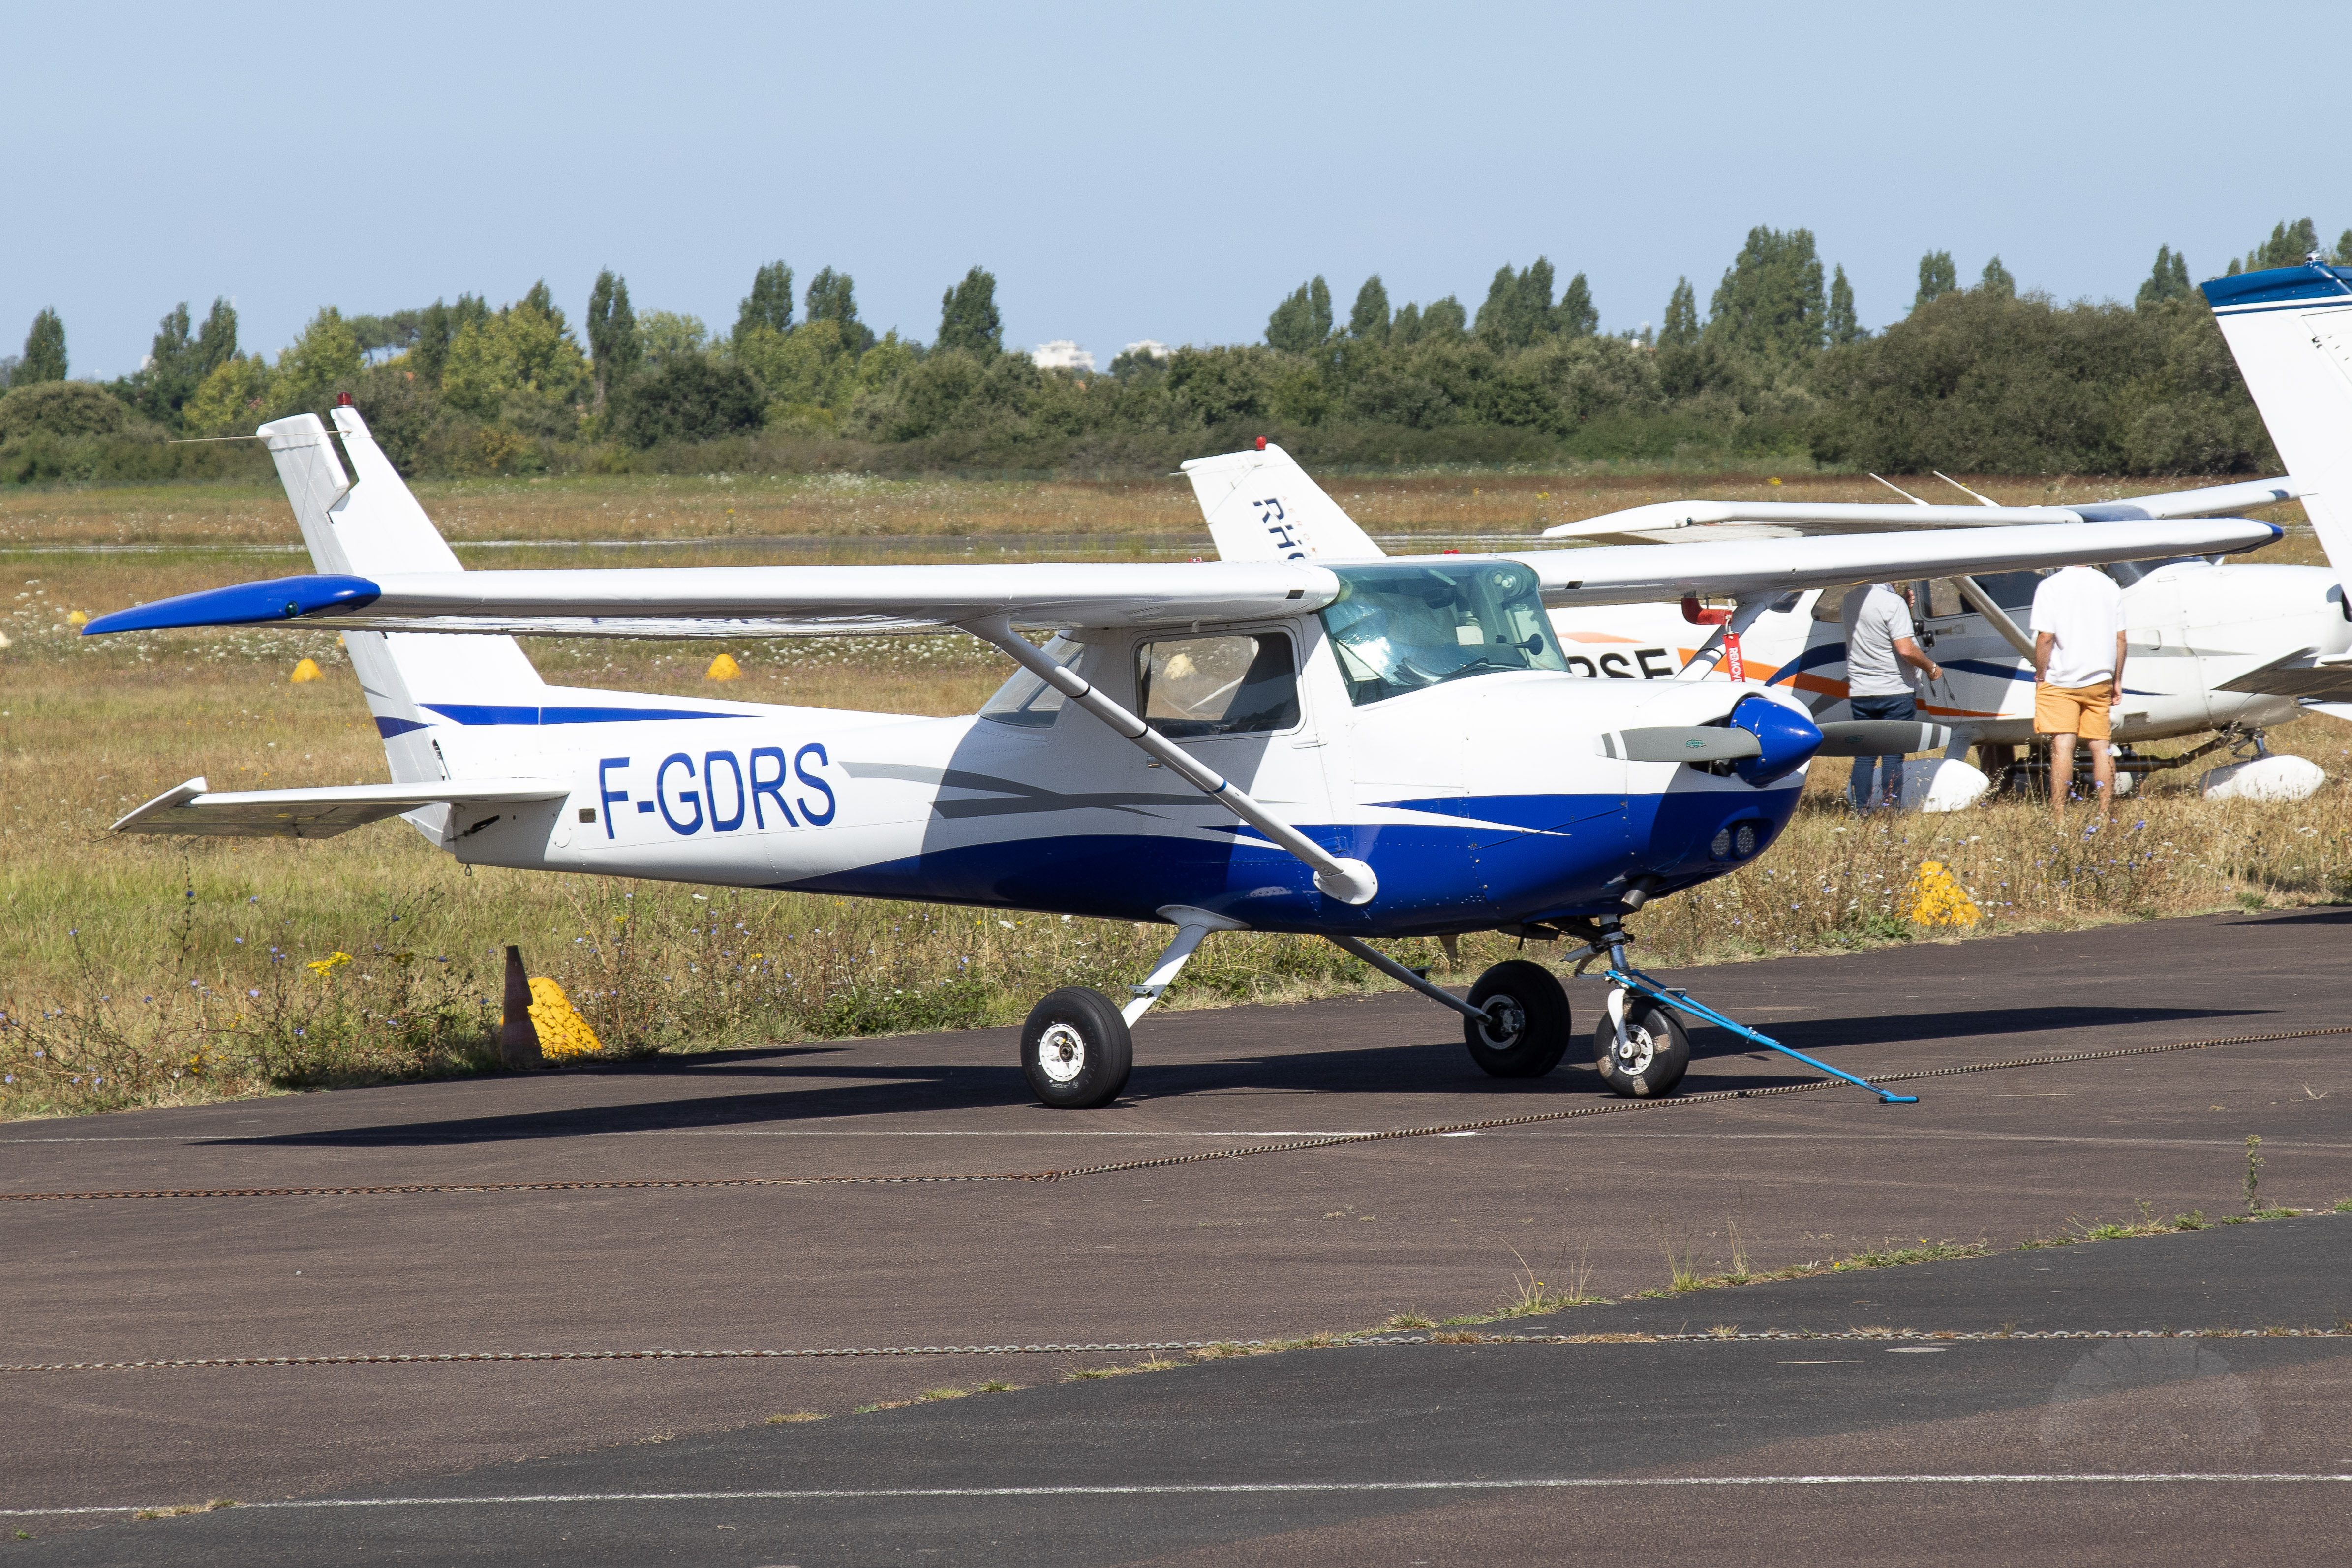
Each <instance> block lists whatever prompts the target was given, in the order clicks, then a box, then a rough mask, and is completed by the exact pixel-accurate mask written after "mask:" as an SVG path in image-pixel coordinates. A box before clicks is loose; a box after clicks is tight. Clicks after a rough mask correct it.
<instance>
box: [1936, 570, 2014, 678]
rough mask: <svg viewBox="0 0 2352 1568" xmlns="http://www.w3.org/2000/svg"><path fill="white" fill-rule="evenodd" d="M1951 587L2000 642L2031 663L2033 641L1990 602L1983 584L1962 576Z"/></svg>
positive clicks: (2006, 613) (2004, 611)
mask: <svg viewBox="0 0 2352 1568" xmlns="http://www.w3.org/2000/svg"><path fill="white" fill-rule="evenodd" d="M1952 586H1953V587H1955V588H1958V590H1959V591H1960V597H1961V598H1963V599H1966V600H1967V601H1968V602H1969V608H1970V609H1972V610H1974V611H1976V613H1977V614H1978V615H1980V616H1983V617H1984V618H1985V625H1987V626H1990V627H1991V628H1992V629H1993V630H1995V631H1997V632H1999V633H2000V640H2001V641H2003V642H2005V643H2007V644H2008V645H2009V646H2010V647H2013V648H2015V649H2016V650H2017V651H2018V653H2019V654H2020V655H2021V656H2022V657H2023V658H2025V659H2026V660H2027V662H2029V663H2031V662H2032V658H2033V639H2032V637H2027V636H2026V635H2025V633H2024V631H2023V630H2022V629H2021V627H2020V626H2018V624H2017V623H2016V622H2015V621H2013V620H2011V619H2010V618H2009V612H2008V611H2006V610H2004V609H2002V608H2001V607H2000V605H1996V604H1994V603H1993V602H1992V595H1990V594H1988V593H1986V592H1985V591H1984V586H1983V584H1979V582H1978V581H1977V580H1976V579H1975V578H1973V577H1970V576H1968V575H1966V574H1962V575H1960V576H1958V577H1955V578H1953V579H1952Z"/></svg>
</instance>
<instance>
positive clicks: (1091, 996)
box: [1021, 985, 1135, 1110]
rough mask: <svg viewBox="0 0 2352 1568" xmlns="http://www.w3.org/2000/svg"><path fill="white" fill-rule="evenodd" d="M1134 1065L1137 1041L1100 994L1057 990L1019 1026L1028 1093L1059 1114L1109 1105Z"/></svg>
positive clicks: (1074, 988)
mask: <svg viewBox="0 0 2352 1568" xmlns="http://www.w3.org/2000/svg"><path fill="white" fill-rule="evenodd" d="M1134 1066H1135V1037H1133V1036H1132V1035H1130V1034H1129V1033H1128V1029H1127V1020H1126V1019H1125V1018H1122V1017H1120V1016H1119V1012H1118V1008H1117V1007H1114V1006H1112V1005H1111V1000H1110V998H1109V997H1108V996H1106V995H1104V994H1102V993H1101V992H1099V991H1089V990H1087V988H1086V987H1085V986H1083V985H1072V986H1067V987H1066V988H1064V989H1062V990H1060V991H1056V992H1055V993H1054V994H1052V995H1051V996H1048V997H1046V998H1045V1000H1044V1001H1043V1002H1040V1003H1038V1004H1037V1005H1035V1006H1034V1007H1032V1008H1031V1009H1030V1010H1029V1021H1028V1022H1027V1023H1026V1024H1024V1025H1023V1026H1022V1027H1021V1070H1022V1071H1023V1072H1024V1073H1025V1074H1026V1075H1028V1079H1029V1089H1030V1091H1031V1092H1032V1093H1034V1094H1035V1095H1036V1097H1037V1098H1038V1099H1039V1100H1043V1101H1045V1103H1046V1104H1047V1105H1050V1106H1052V1107H1053V1108H1054V1109H1055V1110H1093V1109H1094V1108H1095V1107H1096V1106H1098V1105H1108V1104H1109V1103H1110V1102H1111V1101H1112V1100H1117V1099H1118V1095H1119V1090H1121V1089H1125V1088H1126V1087H1127V1075H1128V1073H1129V1071H1130V1070H1132V1068H1134Z"/></svg>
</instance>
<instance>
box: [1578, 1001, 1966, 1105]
mask: <svg viewBox="0 0 2352 1568" xmlns="http://www.w3.org/2000/svg"><path fill="white" fill-rule="evenodd" d="M1607 973H1608V976H1609V978H1610V979H1612V980H1613V981H1615V982H1616V983H1617V984H1620V985H1622V986H1623V987H1624V988H1625V989H1626V990H1628V991H1631V992H1633V994H1636V995H1640V996H1647V997H1648V998H1649V999H1650V1000H1651V1001H1653V1002H1657V1003H1661V1004H1663V1005H1665V1006H1668V1007H1673V1008H1676V1009H1678V1010H1680V1011H1682V1012H1685V1013H1688V1014H1689V1015H1690V1016H1692V1017H1694V1018H1698V1019H1702V1020H1704V1021H1706V1023H1709V1024H1713V1025H1714V1026H1716V1027H1717V1028H1718V1029H1728V1030H1730V1031H1731V1032H1732V1033H1733V1034H1735V1035H1738V1037H1740V1038H1741V1039H1743V1040H1748V1041H1751V1042H1753V1043H1754V1044H1756V1045H1759V1046H1762V1047H1765V1048H1766V1049H1767V1050H1774V1051H1778V1052H1780V1054H1781V1055H1782V1056H1784V1057H1794V1058H1797V1059H1798V1060H1799V1061H1801V1062H1802V1063H1804V1064H1805V1065H1806V1066H1807V1067H1809V1068H1821V1069H1822V1071H1823V1072H1825V1073H1827V1074H1829V1075H1830V1076H1831V1077H1832V1078H1836V1079H1844V1080H1845V1081H1846V1082H1848V1083H1850V1084H1852V1085H1853V1086H1854V1088H1856V1089H1868V1090H1870V1092H1871V1093H1873V1094H1874V1095H1876V1096H1878V1100H1879V1103H1880V1104H1882V1105H1916V1104H1918V1103H1919V1097H1918V1096H1917V1095H1916V1094H1895V1093H1891V1092H1890V1091H1888V1090H1886V1089H1881V1088H1879V1087H1878V1086H1877V1085H1876V1084H1874V1083H1872V1082H1871V1081H1870V1080H1869V1079H1859V1078H1856V1077H1854V1076H1853V1074H1852V1073H1850V1072H1843V1071H1840V1070H1839V1069H1838V1068H1833V1067H1832V1066H1830V1064H1829V1063H1827V1062H1824V1061H1816V1060H1814V1059H1813V1058H1811V1057H1809V1056H1807V1055H1806V1054H1805V1053H1804V1052H1802V1051H1792V1050H1790V1048H1789V1047H1786V1046H1784V1045H1782V1044H1781V1043H1780V1041H1778V1040H1776V1039H1774V1038H1773V1037H1771V1036H1769V1035H1759V1034H1758V1033H1757V1032H1756V1031H1755V1030H1753V1029H1751V1028H1749V1027H1748V1026H1747V1025H1745V1024H1738V1023H1734V1022H1733V1021H1732V1020H1730V1019H1729V1018H1727V1017H1725V1016H1723V1015H1722V1014H1720V1013H1718V1012H1717V1011H1716V1010H1715V1009H1714V1008H1712V1007H1710V1006H1708V1005H1706V1003H1704V1002H1694V1001H1692V1000H1691V999H1690V997H1689V996H1687V995H1683V994H1675V993H1672V992H1669V991H1668V990H1667V989H1666V988H1665V987H1664V986H1663V985H1661V984H1658V983H1657V982H1656V981H1654V980H1653V979H1651V978H1650V977H1649V976H1648V975H1646V974H1644V973H1642V972H1641V971H1640V970H1638V969H1633V970H1624V969H1612V970H1610V971H1608V972H1607Z"/></svg>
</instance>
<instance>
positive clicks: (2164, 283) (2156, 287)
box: [2132, 245, 2189, 310]
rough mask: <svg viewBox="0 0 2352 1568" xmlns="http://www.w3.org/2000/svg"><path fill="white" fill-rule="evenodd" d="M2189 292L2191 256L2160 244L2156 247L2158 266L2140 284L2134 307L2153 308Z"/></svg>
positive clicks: (2141, 308)
mask: <svg viewBox="0 0 2352 1568" xmlns="http://www.w3.org/2000/svg"><path fill="white" fill-rule="evenodd" d="M2188 292H2189V258H2187V257H2185V256H2181V255H2179V254H2177V253H2176V252H2175V251H2174V250H2173V248H2172V247H2170V246H2168V245H2159V246H2158V247H2156V268H2155V270H2153V271H2151V272H2150V273H2149V274H2148V275H2147V282H2145V283H2142V284H2141V285H2140V286H2139V292H2138V293H2137V294H2135V295H2133V296H2132V309H2133V310H2154V309H2155V308H2156V307H2157V306H2158V305H2161V304H2163V303H2164V302H2165V301H2166V300H2178V299H2179V298H2180V297H2181V296H2183V295H2185V294H2187V293H2188Z"/></svg>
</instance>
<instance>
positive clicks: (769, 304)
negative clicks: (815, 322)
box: [735, 261, 793, 343]
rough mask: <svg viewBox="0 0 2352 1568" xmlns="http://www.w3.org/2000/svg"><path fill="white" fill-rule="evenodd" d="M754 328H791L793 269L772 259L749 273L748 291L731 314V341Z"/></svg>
mask: <svg viewBox="0 0 2352 1568" xmlns="http://www.w3.org/2000/svg"><path fill="white" fill-rule="evenodd" d="M754 327H766V328H768V329H769V330H770V331H776V332H789V331H792V330H793V269H792V268H789V267H787V266H785V265H784V264H783V263H782V262H781V261H772V262H770V263H768V265H767V266H765V267H762V268H760V269H759V270H758V271H757V272H754V273H753V274H752V275H751V292H750V293H749V294H746V295H744V296H743V303H742V306H741V308H740V310H737V312H736V315H735V341H736V342H739V343H740V342H742V341H743V340H744V339H745V338H747V337H750V336H751V329H752V328H754Z"/></svg>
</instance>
